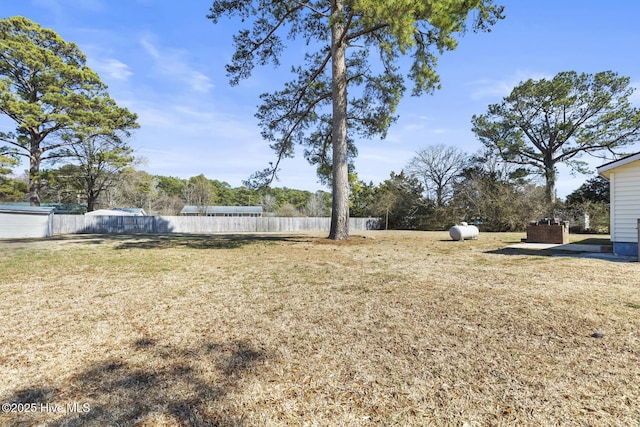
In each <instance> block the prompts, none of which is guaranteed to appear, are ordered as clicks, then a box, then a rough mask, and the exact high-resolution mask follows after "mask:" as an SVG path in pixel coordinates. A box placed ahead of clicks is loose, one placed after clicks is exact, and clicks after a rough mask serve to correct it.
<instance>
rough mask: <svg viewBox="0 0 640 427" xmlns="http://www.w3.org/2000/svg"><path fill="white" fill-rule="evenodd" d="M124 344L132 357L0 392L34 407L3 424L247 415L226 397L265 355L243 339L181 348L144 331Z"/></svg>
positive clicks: (205, 421)
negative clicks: (52, 381)
mask: <svg viewBox="0 0 640 427" xmlns="http://www.w3.org/2000/svg"><path fill="white" fill-rule="evenodd" d="M130 350H131V353H132V354H131V357H127V358H126V359H124V358H122V359H117V360H116V359H107V360H104V361H102V362H99V363H94V364H91V365H89V366H86V367H85V368H84V369H83V370H82V371H81V372H79V373H77V374H76V375H74V376H73V377H71V379H70V380H68V381H67V382H66V383H65V384H62V385H46V386H40V387H29V388H25V389H21V390H16V391H15V392H13V394H11V395H9V396H5V397H3V398H2V399H1V403H2V404H7V403H8V404H14V405H30V406H29V407H30V408H34V409H35V410H34V411H28V412H25V411H18V412H10V413H8V414H7V413H4V414H0V415H2V416H4V417H6V418H7V420H6V421H1V424H2V425H12V426H31V425H45V426H48V427H72V426H74V427H75V426H134V425H145V426H147V425H149V426H150V425H172V426H242V425H244V420H245V418H246V416H245V414H243V413H241V411H240V410H239V407H238V406H237V405H234V403H233V402H232V401H231V400H229V399H227V398H226V397H227V395H228V394H229V393H231V392H234V391H237V390H238V389H239V388H240V384H241V382H242V381H243V380H246V379H247V378H250V377H251V376H252V375H253V374H255V372H256V369H258V365H260V363H262V362H263V361H265V360H266V359H267V358H268V355H267V354H266V353H265V351H264V350H261V349H256V348H255V347H253V346H252V345H251V343H249V342H247V341H244V340H238V341H230V342H225V343H214V342H208V343H205V344H203V345H199V346H197V347H193V348H180V347H176V346H171V345H166V344H162V343H159V342H157V341H156V340H154V339H152V338H148V337H143V338H141V339H139V340H136V341H134V342H133V343H131V349H130ZM74 405H76V406H74ZM23 408H24V406H23ZM0 420H1V418H0Z"/></svg>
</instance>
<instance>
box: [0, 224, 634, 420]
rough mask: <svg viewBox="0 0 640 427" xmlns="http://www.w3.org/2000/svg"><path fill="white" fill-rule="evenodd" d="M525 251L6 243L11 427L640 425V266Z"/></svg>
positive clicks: (439, 238) (266, 240) (483, 244)
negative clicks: (35, 426) (36, 426)
mask: <svg viewBox="0 0 640 427" xmlns="http://www.w3.org/2000/svg"><path fill="white" fill-rule="evenodd" d="M521 237H524V235H522V234H490V233H484V234H481V235H480V240H478V241H467V242H462V243H461V242H453V241H451V240H449V236H448V233H432V232H382V231H381V232H370V233H364V234H361V236H360V237H354V238H353V239H352V240H351V241H349V243H346V244H335V243H330V242H327V241H326V240H325V239H322V235H321V234H295V235H262V236H257V235H234V236H227V235H219V236H68V237H64V238H58V239H50V240H44V241H42V240H36V241H22V242H21V241H13V242H4V243H2V244H0V320H1V326H2V329H1V330H0V373H1V375H0V402H1V403H2V404H3V411H4V413H0V425H3V426H6V425H9V426H14V425H16V426H31V425H46V426H84V425H89V426H109V425H110V426H200V425H213V426H388V425H399V426H430V425H432V426H516V425H517V426H521V425H527V426H634V425H635V426H638V425H640V380H639V379H640V265H639V264H637V263H615V262H611V261H603V260H593V259H591V260H590V259H582V258H572V257H550V256H546V255H547V252H546V251H540V252H536V251H531V250H529V251H524V250H515V249H509V248H508V246H509V244H511V243H516V242H519V240H520V238H521ZM594 334H595V335H594ZM74 404H77V405H78V406H77V407H75V408H74V407H73V405H74ZM7 410H9V412H7Z"/></svg>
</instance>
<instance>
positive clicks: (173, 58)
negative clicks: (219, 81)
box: [140, 37, 213, 93]
mask: <svg viewBox="0 0 640 427" xmlns="http://www.w3.org/2000/svg"><path fill="white" fill-rule="evenodd" d="M140 44H141V45H142V47H143V48H144V50H145V51H146V52H147V53H148V54H149V56H151V57H152V58H153V59H154V60H155V65H156V69H157V70H158V71H159V72H160V73H161V74H163V75H166V76H169V77H171V78H174V79H176V80H177V81H180V82H182V83H184V84H186V85H187V86H189V87H190V88H191V90H193V91H195V92H200V93H206V92H209V90H211V89H212V88H213V83H211V79H209V77H208V76H206V75H205V74H203V73H201V72H199V71H197V70H195V69H193V68H192V67H191V66H190V65H189V64H188V63H187V62H186V60H185V58H184V57H185V56H186V52H184V51H182V50H176V49H168V50H166V51H161V50H159V49H158V48H157V47H156V46H155V45H154V44H153V43H152V42H151V41H150V40H149V39H148V38H146V37H145V38H142V39H141V40H140Z"/></svg>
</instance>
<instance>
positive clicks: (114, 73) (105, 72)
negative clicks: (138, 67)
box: [91, 58, 133, 81]
mask: <svg viewBox="0 0 640 427" xmlns="http://www.w3.org/2000/svg"><path fill="white" fill-rule="evenodd" d="M91 62H93V66H92V68H93V69H94V70H95V71H96V72H97V73H98V74H99V75H100V77H101V78H104V77H105V76H106V77H107V79H113V80H120V81H126V80H127V79H128V78H129V77H131V75H133V73H132V72H131V71H130V70H129V66H128V65H127V64H125V63H123V62H120V61H118V60H117V59H114V58H107V59H104V60H97V61H96V60H95V59H94V60H91Z"/></svg>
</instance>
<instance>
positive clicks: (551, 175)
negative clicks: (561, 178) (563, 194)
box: [544, 161, 556, 205]
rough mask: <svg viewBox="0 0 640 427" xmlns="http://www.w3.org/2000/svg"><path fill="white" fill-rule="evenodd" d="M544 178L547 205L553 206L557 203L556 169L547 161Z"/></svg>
mask: <svg viewBox="0 0 640 427" xmlns="http://www.w3.org/2000/svg"><path fill="white" fill-rule="evenodd" d="M544 178H545V187H544V193H545V194H544V195H545V198H546V200H547V203H548V204H549V205H553V204H554V203H555V202H556V168H555V165H554V164H553V163H552V162H550V161H545V171H544Z"/></svg>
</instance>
